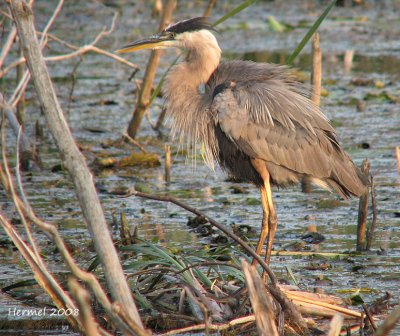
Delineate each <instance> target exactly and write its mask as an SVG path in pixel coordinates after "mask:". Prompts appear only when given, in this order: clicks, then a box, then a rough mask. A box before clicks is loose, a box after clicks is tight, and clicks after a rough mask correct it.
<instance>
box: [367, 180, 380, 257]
mask: <svg viewBox="0 0 400 336" xmlns="http://www.w3.org/2000/svg"><path fill="white" fill-rule="evenodd" d="M371 203H372V223H371V225H370V227H369V228H368V229H367V251H370V250H371V247H372V240H373V239H374V234H375V229H376V222H377V218H378V210H377V208H376V193H375V181H374V177H373V176H371Z"/></svg>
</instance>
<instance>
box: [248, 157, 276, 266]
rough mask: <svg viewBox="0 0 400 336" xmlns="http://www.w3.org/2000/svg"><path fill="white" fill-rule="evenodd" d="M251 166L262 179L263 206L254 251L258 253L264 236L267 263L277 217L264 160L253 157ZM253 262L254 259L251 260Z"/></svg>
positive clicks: (269, 178)
mask: <svg viewBox="0 0 400 336" xmlns="http://www.w3.org/2000/svg"><path fill="white" fill-rule="evenodd" d="M251 163H252V165H253V167H254V168H255V169H256V170H257V172H258V173H259V174H260V177H261V179H262V181H263V185H262V186H261V188H260V189H261V202H262V206H263V211H264V212H263V222H262V227H261V235H260V239H259V241H258V244H257V250H256V252H257V253H258V254H260V252H261V249H262V246H263V244H264V242H265V238H267V246H266V253H265V261H266V263H267V264H269V262H270V259H271V251H272V243H273V241H274V237H275V232H276V228H277V224H278V221H277V217H276V213H275V206H274V202H273V199H272V190H271V181H270V180H271V176H270V174H269V171H268V169H267V166H266V164H265V161H263V160H260V159H253V160H252V161H251ZM253 264H254V261H253Z"/></svg>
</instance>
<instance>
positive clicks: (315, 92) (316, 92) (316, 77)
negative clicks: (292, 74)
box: [311, 33, 322, 106]
mask: <svg viewBox="0 0 400 336" xmlns="http://www.w3.org/2000/svg"><path fill="white" fill-rule="evenodd" d="M321 82H322V52H321V48H320V46H319V34H318V33H315V34H314V38H313V44H312V71H311V85H312V91H311V100H312V101H313V103H314V104H315V105H317V106H319V105H320V101H321Z"/></svg>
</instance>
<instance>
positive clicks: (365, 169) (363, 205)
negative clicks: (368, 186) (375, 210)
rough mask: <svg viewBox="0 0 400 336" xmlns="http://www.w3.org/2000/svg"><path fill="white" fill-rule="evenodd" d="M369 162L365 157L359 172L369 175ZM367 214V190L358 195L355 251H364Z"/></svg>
mask: <svg viewBox="0 0 400 336" xmlns="http://www.w3.org/2000/svg"><path fill="white" fill-rule="evenodd" d="M369 169H370V164H369V161H368V160H367V159H365V160H364V161H363V162H362V164H361V172H362V173H363V174H364V175H365V176H369ZM367 216H368V190H367V191H366V192H365V194H364V195H362V196H361V197H360V202H359V205H358V221H357V251H365V249H366V242H365V239H366V235H365V233H366V230H367Z"/></svg>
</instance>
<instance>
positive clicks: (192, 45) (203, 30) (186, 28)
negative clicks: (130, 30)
mask: <svg viewBox="0 0 400 336" xmlns="http://www.w3.org/2000/svg"><path fill="white" fill-rule="evenodd" d="M211 31H215V29H214V28H213V27H212V25H211V24H210V23H209V22H208V21H207V18H205V17H197V18H193V19H189V20H184V21H180V22H177V23H175V24H173V25H170V26H168V27H167V28H165V29H164V30H163V31H162V32H160V33H158V34H156V35H153V36H151V37H149V38H145V39H142V40H138V41H135V42H133V43H131V44H128V45H126V46H124V47H122V48H121V49H119V50H117V52H118V53H128V52H134V51H138V50H143V49H164V48H170V47H178V48H182V49H187V50H190V51H197V50H201V49H203V48H204V49H206V48H210V47H214V48H216V49H218V50H219V47H218V43H217V40H216V38H215V37H214V35H213V34H212V33H211Z"/></svg>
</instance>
